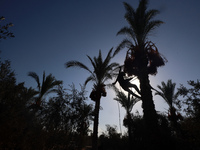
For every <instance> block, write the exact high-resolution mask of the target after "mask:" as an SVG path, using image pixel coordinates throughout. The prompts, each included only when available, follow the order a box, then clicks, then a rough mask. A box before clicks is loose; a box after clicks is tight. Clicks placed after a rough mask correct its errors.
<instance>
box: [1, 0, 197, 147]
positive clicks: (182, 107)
mask: <svg viewBox="0 0 200 150" xmlns="http://www.w3.org/2000/svg"><path fill="white" fill-rule="evenodd" d="M124 6H125V8H126V11H127V12H126V14H125V18H126V20H127V21H128V24H129V26H128V27H124V28H122V29H121V30H120V31H119V32H118V34H125V35H129V37H130V39H127V38H126V39H124V40H123V41H122V42H121V43H120V44H119V46H118V47H117V49H116V50H115V52H114V54H113V55H112V49H110V51H109V52H108V54H107V56H106V58H105V59H104V60H103V58H102V55H101V51H99V55H98V57H94V58H93V59H92V58H91V57H90V56H88V58H89V60H90V62H91V64H92V68H88V67H87V66H85V65H84V64H83V63H81V62H78V61H69V62H67V63H66V64H65V65H66V68H69V67H80V68H82V69H85V70H87V71H88V72H89V73H90V76H89V77H88V78H87V79H86V81H85V84H84V85H80V90H77V89H76V87H75V85H74V84H72V85H70V86H69V89H64V88H63V83H62V81H60V80H57V79H56V78H55V77H54V76H53V75H52V74H49V75H47V76H46V74H45V72H43V78H42V82H40V79H39V76H38V75H37V74H36V73H35V72H29V73H28V74H27V75H28V76H30V77H31V78H33V79H34V80H35V81H36V82H37V87H36V88H33V87H30V88H27V87H25V86H24V82H22V83H17V82H16V76H15V72H14V71H13V69H12V68H11V62H10V61H8V60H6V61H2V60H1V59H0V149H19V150H21V149H22V150H35V149H39V150H40V149H41V150H53V149H55V150H58V149H60V150H62V149H63V150H64V149H65V150H75V149H84V148H85V149H90V148H91V146H93V149H94V150H97V149H99V150H100V149H102V150H122V149H124V150H126V149H152V148H153V149H183V150H184V149H187V150H188V149H191V150H197V149H199V148H200V81H199V80H197V81H192V80H191V81H188V85H187V86H184V85H180V86H179V87H178V88H176V83H173V82H172V80H170V79H169V80H168V81H163V82H161V85H158V86H157V88H156V89H154V88H152V87H151V85H150V82H149V75H152V74H153V75H155V74H156V73H157V68H158V67H160V66H163V65H165V63H166V60H165V58H164V57H163V56H162V55H161V54H160V53H159V52H158V49H157V47H156V46H155V45H154V44H153V43H152V42H151V41H147V35H148V33H149V32H150V31H151V30H154V29H155V28H156V27H158V26H159V25H160V24H162V23H163V22H162V21H160V20H152V19H153V17H154V16H155V15H157V14H158V13H159V12H158V11H157V10H149V11H147V0H140V4H139V6H138V8H137V9H136V10H135V9H133V8H132V7H131V6H130V5H129V4H127V3H124ZM3 20H5V18H4V17H1V18H0V21H1V22H2V21H3ZM1 22H0V23H1ZM141 25H142V26H141ZM10 27H12V23H9V24H6V25H1V26H0V40H4V39H7V38H8V37H14V35H13V33H12V32H10V31H9V28H10ZM123 48H127V56H126V59H125V62H124V64H123V65H122V66H120V71H121V68H122V67H123V71H124V76H126V77H127V78H128V77H133V76H134V77H135V78H137V79H138V80H139V81H140V91H139V92H138V94H139V96H138V97H134V95H131V94H130V93H129V94H127V93H125V91H120V90H119V89H117V88H116V87H114V86H113V85H110V86H111V87H112V88H114V90H115V92H116V97H115V98H114V100H116V101H118V102H119V103H120V104H121V106H122V107H123V108H124V109H125V110H126V116H125V118H124V119H123V125H124V126H125V127H126V128H127V133H125V134H123V135H121V134H120V133H118V132H117V127H116V126H110V125H106V131H105V132H103V133H102V134H101V135H100V136H99V137H97V135H98V119H99V118H98V117H99V109H100V100H101V97H102V96H106V94H107V93H106V90H105V86H106V85H105V81H107V80H110V79H112V78H113V77H115V75H116V72H115V71H116V70H117V69H119V65H118V63H115V62H114V63H111V62H110V61H111V59H112V58H113V57H114V56H115V55H116V54H117V53H118V52H119V51H120V50H121V49H123ZM89 81H92V82H93V83H94V87H93V90H92V92H91V93H90V99H91V100H93V101H94V102H95V106H93V105H92V104H91V103H90V102H89V101H87V100H88V98H87V93H86V89H85V85H86V84H87V83H88V82H89ZM128 81H129V80H128ZM138 89H139V88H138ZM152 90H154V91H155V96H160V99H162V100H163V101H165V102H166V103H167V104H168V105H169V110H168V112H167V113H166V112H160V113H158V112H156V110H155V106H154V102H153V95H152ZM140 100H141V101H142V107H143V113H144V115H143V116H140V115H139V114H137V113H136V114H134V113H132V108H133V107H134V105H135V104H136V103H137V102H138V101H140ZM92 121H94V126H93V131H90V129H89V126H90V124H91V123H92ZM88 146H90V147H88Z"/></svg>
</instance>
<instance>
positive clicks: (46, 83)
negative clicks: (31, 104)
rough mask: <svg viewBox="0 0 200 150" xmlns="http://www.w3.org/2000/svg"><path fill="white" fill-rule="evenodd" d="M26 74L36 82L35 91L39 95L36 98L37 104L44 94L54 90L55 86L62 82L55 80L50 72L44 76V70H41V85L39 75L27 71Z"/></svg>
mask: <svg viewBox="0 0 200 150" xmlns="http://www.w3.org/2000/svg"><path fill="white" fill-rule="evenodd" d="M28 76H30V77H32V78H33V79H35V81H36V82H37V88H38V91H37V93H38V94H39V96H38V97H37V98H36V104H37V105H39V106H40V104H41V102H42V98H43V97H44V96H45V95H47V94H49V93H53V92H56V91H57V89H56V88H55V87H56V86H58V85H60V84H62V81H59V80H56V79H55V77H53V76H52V74H49V75H48V76H47V77H46V76H45V72H43V80H42V85H41V83H40V80H39V76H38V75H37V74H36V73H35V72H29V73H28Z"/></svg>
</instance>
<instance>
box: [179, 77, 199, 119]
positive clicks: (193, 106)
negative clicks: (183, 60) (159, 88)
mask: <svg viewBox="0 0 200 150" xmlns="http://www.w3.org/2000/svg"><path fill="white" fill-rule="evenodd" d="M188 85H189V86H190V88H186V87H185V86H183V85H181V86H180V88H178V92H179V94H180V95H181V96H182V97H183V98H184V100H183V101H182V104H183V105H184V104H185V105H186V108H185V109H184V111H185V112H186V114H187V115H188V116H191V117H193V118H200V82H199V80H197V81H196V82H195V81H192V80H190V81H188Z"/></svg>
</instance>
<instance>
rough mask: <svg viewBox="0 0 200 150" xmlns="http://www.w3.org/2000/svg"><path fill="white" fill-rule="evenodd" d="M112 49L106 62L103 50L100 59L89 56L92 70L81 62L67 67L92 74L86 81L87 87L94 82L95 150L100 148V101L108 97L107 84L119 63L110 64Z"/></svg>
mask: <svg viewBox="0 0 200 150" xmlns="http://www.w3.org/2000/svg"><path fill="white" fill-rule="evenodd" d="M111 53H112V49H110V51H109V52H108V54H107V56H106V58H105V60H103V59H102V54H101V50H99V55H98V57H94V58H93V59H92V58H91V57H90V56H87V57H88V58H89V60H90V62H91V64H92V68H91V69H89V68H88V67H87V66H86V65H84V64H83V63H81V62H79V61H68V62H67V63H66V64H65V66H66V68H69V67H78V68H82V69H85V70H87V71H88V72H89V73H90V76H89V77H88V78H87V79H86V81H85V85H86V84H87V83H88V82H90V81H92V82H93V83H94V86H93V90H92V92H91V94H90V98H91V99H92V100H93V101H95V110H94V125H93V140H92V147H93V149H94V150H97V146H98V142H97V140H98V120H99V108H100V99H101V97H102V96H106V91H105V82H106V81H108V80H109V79H112V77H113V75H114V68H116V67H118V66H119V65H118V64H117V63H110V61H111V58H112V55H111Z"/></svg>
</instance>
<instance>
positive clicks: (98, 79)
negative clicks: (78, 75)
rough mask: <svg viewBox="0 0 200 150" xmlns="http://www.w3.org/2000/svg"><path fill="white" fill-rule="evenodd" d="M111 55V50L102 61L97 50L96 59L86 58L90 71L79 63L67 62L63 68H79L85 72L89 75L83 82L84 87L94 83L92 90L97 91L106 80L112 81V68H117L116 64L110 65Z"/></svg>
mask: <svg viewBox="0 0 200 150" xmlns="http://www.w3.org/2000/svg"><path fill="white" fill-rule="evenodd" d="M111 53H112V49H110V51H109V52H108V54H107V56H106V58H105V60H103V59H102V54H101V50H99V55H98V57H94V58H93V59H92V58H91V57H90V56H87V57H88V58H89V60H90V62H91V64H92V70H91V69H89V68H88V67H87V66H86V65H84V64H83V63H81V62H79V61H69V62H67V63H66V64H65V66H66V68H69V67H79V68H82V69H85V70H87V71H88V72H89V73H90V76H89V77H88V78H87V79H86V80H85V85H86V84H87V83H88V82H90V81H92V82H93V83H94V89H95V90H98V88H99V87H102V86H103V85H104V83H105V82H106V81H107V80H109V79H112V77H113V75H114V68H116V67H118V66H119V65H118V64H117V63H110V61H111V58H112V57H111Z"/></svg>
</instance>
